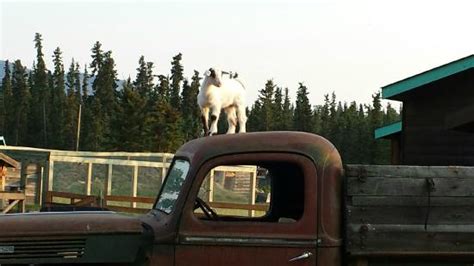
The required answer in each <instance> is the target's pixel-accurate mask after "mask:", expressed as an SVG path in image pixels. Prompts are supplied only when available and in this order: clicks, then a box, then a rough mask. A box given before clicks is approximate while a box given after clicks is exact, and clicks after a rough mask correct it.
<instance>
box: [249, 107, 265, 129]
mask: <svg viewBox="0 0 474 266" xmlns="http://www.w3.org/2000/svg"><path fill="white" fill-rule="evenodd" d="M261 109H262V106H261V103H260V101H258V100H257V101H255V102H254V104H253V105H252V108H251V109H250V111H249V113H248V115H247V117H248V120H247V130H248V131H249V132H256V131H262V121H261V118H262V116H261V114H260V113H261Z"/></svg>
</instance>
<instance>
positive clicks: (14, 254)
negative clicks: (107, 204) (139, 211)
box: [0, 212, 153, 265]
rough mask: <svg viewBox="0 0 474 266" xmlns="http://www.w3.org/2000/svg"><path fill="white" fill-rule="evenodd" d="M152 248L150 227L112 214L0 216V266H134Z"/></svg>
mask: <svg viewBox="0 0 474 266" xmlns="http://www.w3.org/2000/svg"><path fill="white" fill-rule="evenodd" d="M152 243H153V232H152V231H151V229H150V227H149V226H146V225H145V224H143V223H142V222H141V221H140V220H139V219H137V218H134V217H127V216H123V215H119V214H116V213H113V212H51V213H28V214H12V215H2V216H0V265H1V264H35V265H36V264H48V265H49V264H53V263H61V264H67V265H69V264H71V263H109V264H120V263H137V262H140V261H143V260H144V259H145V255H144V254H145V253H146V252H147V250H149V249H150V248H151V246H152Z"/></svg>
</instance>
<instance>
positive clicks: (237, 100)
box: [197, 68, 247, 136]
mask: <svg viewBox="0 0 474 266" xmlns="http://www.w3.org/2000/svg"><path fill="white" fill-rule="evenodd" d="M223 74H229V78H227V77H226V78H224V77H223ZM197 101H198V104H199V107H200V108H201V119H202V124H203V128H204V133H205V135H206V136H209V135H213V134H216V133H217V121H218V120H219V115H220V112H221V109H224V112H225V113H226V114H227V122H228V126H229V127H228V129H227V134H233V133H235V130H236V127H237V121H238V123H239V133H244V132H245V123H246V122H247V117H246V114H245V88H244V86H243V84H242V82H240V81H239V80H238V79H235V78H233V76H232V74H231V73H227V72H224V71H220V70H219V69H215V68H210V69H209V70H208V71H206V73H204V81H203V83H202V85H201V89H200V90H199V94H198V96H197ZM209 112H211V117H210V123H209Z"/></svg>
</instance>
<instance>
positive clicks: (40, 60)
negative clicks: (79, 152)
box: [29, 33, 51, 147]
mask: <svg viewBox="0 0 474 266" xmlns="http://www.w3.org/2000/svg"><path fill="white" fill-rule="evenodd" d="M42 41H43V39H42V36H41V34H39V33H36V34H35V38H34V43H35V48H36V64H34V65H33V69H34V70H33V77H32V83H30V84H31V96H32V97H31V100H32V101H31V106H30V111H31V112H30V114H29V137H30V140H29V145H32V146H42V147H47V146H48V142H47V128H46V127H47V125H48V124H49V115H50V112H51V104H50V98H51V88H50V87H49V86H48V71H47V69H46V64H45V62H44V54H43V51H42V49H43V45H42Z"/></svg>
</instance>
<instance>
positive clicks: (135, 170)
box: [132, 165, 138, 208]
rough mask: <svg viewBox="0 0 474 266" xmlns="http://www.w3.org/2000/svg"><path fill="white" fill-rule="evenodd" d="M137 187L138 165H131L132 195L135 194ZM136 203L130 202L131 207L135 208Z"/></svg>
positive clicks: (134, 195)
mask: <svg viewBox="0 0 474 266" xmlns="http://www.w3.org/2000/svg"><path fill="white" fill-rule="evenodd" d="M137 189H138V165H135V166H133V178H132V197H136V196H137ZM136 207H137V203H136V202H132V208H136Z"/></svg>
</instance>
